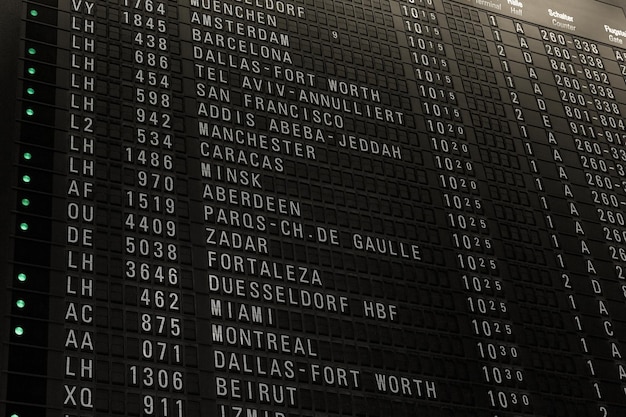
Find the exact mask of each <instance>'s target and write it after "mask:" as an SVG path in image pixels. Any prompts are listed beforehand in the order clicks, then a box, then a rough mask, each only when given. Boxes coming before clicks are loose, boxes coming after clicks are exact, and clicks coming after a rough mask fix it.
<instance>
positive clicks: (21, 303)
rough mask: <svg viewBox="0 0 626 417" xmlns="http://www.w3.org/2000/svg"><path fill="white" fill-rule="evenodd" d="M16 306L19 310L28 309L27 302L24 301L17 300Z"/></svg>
mask: <svg viewBox="0 0 626 417" xmlns="http://www.w3.org/2000/svg"><path fill="white" fill-rule="evenodd" d="M15 305H16V306H17V308H24V307H26V301H24V300H17V301H16V302H15Z"/></svg>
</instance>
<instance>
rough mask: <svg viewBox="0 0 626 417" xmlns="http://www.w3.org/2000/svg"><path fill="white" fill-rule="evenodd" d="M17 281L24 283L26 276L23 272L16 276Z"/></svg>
mask: <svg viewBox="0 0 626 417" xmlns="http://www.w3.org/2000/svg"><path fill="white" fill-rule="evenodd" d="M17 280H18V281H19V282H25V281H26V274H25V273H23V272H20V273H19V274H17Z"/></svg>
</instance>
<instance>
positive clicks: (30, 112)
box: [26, 109, 35, 116]
mask: <svg viewBox="0 0 626 417" xmlns="http://www.w3.org/2000/svg"><path fill="white" fill-rule="evenodd" d="M34 114H35V110H33V109H26V115H27V116H32V115H34Z"/></svg>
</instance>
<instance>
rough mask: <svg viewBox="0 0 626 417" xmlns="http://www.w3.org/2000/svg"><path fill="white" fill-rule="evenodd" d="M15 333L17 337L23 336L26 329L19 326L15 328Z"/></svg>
mask: <svg viewBox="0 0 626 417" xmlns="http://www.w3.org/2000/svg"><path fill="white" fill-rule="evenodd" d="M14 332H15V334H16V335H18V336H21V335H23V334H24V329H23V328H22V327H20V326H17V327H16V328H15V330H14Z"/></svg>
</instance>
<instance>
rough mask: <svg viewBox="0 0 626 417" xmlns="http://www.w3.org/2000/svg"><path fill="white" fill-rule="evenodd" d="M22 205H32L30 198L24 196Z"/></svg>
mask: <svg viewBox="0 0 626 417" xmlns="http://www.w3.org/2000/svg"><path fill="white" fill-rule="evenodd" d="M22 205H23V206H24V207H28V206H30V200H29V199H28V198H22Z"/></svg>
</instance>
